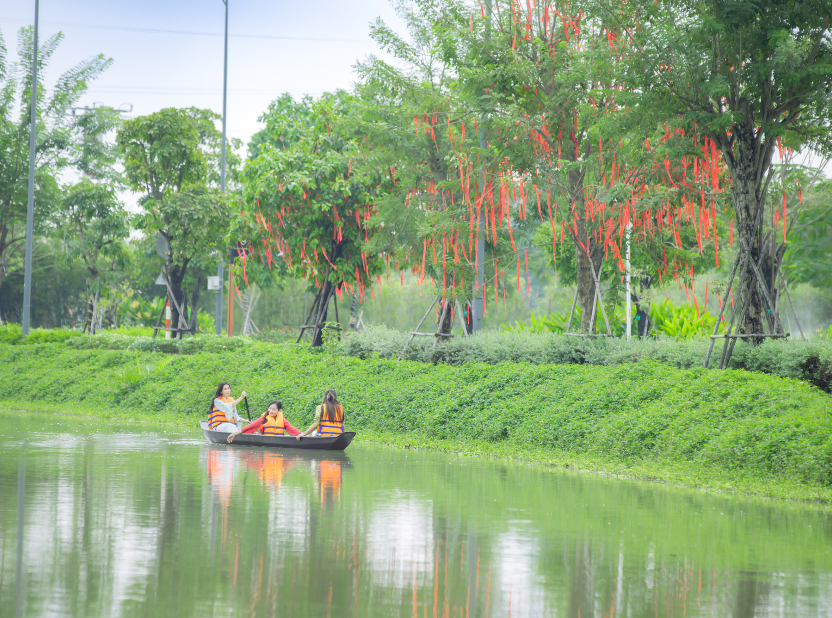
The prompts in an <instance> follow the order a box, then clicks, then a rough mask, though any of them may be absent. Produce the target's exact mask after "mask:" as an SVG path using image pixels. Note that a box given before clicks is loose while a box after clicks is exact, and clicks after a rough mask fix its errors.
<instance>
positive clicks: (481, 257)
mask: <svg viewBox="0 0 832 618" xmlns="http://www.w3.org/2000/svg"><path fill="white" fill-rule="evenodd" d="M485 19H486V22H485V40H486V41H489V40H490V39H491V0H486V2H485ZM484 125H485V116H484V117H483V118H482V121H481V122H480V127H479V128H480V148H482V149H483V150H485V149H486V148H488V141H487V140H486V139H485V128H484ZM480 207H481V209H483V210H484V209H485V199H483V200H482V204H480ZM476 269H477V276H476V280H475V281H474V293H473V294H472V297H473V298H472V301H471V330H472V331H473V332H477V331H480V330H482V318H483V314H484V313H485V310H484V307H483V304H484V302H485V300H484V299H485V289H484V287H483V284H484V281H483V270H485V213H483V216H482V217H479V226H478V228H477V254H476Z"/></svg>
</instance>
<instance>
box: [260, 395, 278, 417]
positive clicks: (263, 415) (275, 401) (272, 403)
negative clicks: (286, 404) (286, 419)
mask: <svg viewBox="0 0 832 618" xmlns="http://www.w3.org/2000/svg"><path fill="white" fill-rule="evenodd" d="M272 405H276V406H277V411H278V412H280V411H282V410H283V403H282V402H280V401H278V400H277V399H273V400H272V401H270V402H269V405H267V406H266V411H265V412H263V414H261V415H260V418H263V417H265V416H266V415H268V413H269V408H271V407H272Z"/></svg>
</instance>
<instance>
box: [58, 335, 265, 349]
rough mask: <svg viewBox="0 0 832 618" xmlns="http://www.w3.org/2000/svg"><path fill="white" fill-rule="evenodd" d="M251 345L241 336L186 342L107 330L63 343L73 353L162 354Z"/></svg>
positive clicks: (205, 337) (201, 336)
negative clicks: (124, 351) (75, 351)
mask: <svg viewBox="0 0 832 618" xmlns="http://www.w3.org/2000/svg"><path fill="white" fill-rule="evenodd" d="M251 344H252V342H251V341H250V340H247V339H245V338H242V337H223V336H218V335H197V336H196V337H188V338H187V339H165V338H164V337H135V336H129V335H122V334H119V333H113V332H110V331H104V332H103V333H101V334H100V335H83V336H81V337H76V338H74V339H72V340H70V341H67V342H66V345H68V346H69V347H71V348H75V349H76V350H126V351H130V352H164V353H166V354H177V353H180V354H194V353H196V352H214V353H216V352H227V351H229V350H237V349H239V348H242V347H245V346H246V345H251Z"/></svg>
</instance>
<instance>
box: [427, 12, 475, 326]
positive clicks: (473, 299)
mask: <svg viewBox="0 0 832 618" xmlns="http://www.w3.org/2000/svg"><path fill="white" fill-rule="evenodd" d="M485 19H486V21H485V39H486V41H488V40H489V39H490V38H491V0H486V2H485ZM484 124H485V118H484V117H483V121H482V122H481V123H480V127H479V129H480V148H482V149H483V150H485V149H486V148H488V141H487V140H486V139H485V129H484V127H483V125H484ZM480 209H481V211H483V213H482V216H481V217H480V220H479V227H478V228H477V255H476V259H477V266H476V268H477V278H476V281H475V282H474V293H473V295H472V301H471V330H472V332H475V333H476V332H477V331H480V330H482V317H483V301H482V300H480V299H481V298H482V297H484V296H485V291H484V289H483V270H484V269H485V216H486V215H485V212H484V210H485V194H484V193H483V199H482V203H481V204H480ZM417 330H418V329H417Z"/></svg>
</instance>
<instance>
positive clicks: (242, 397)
mask: <svg viewBox="0 0 832 618" xmlns="http://www.w3.org/2000/svg"><path fill="white" fill-rule="evenodd" d="M247 394H248V393H246V392H245V391H243V393H242V394H241V395H240V399H245V398H246V395H247Z"/></svg>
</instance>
